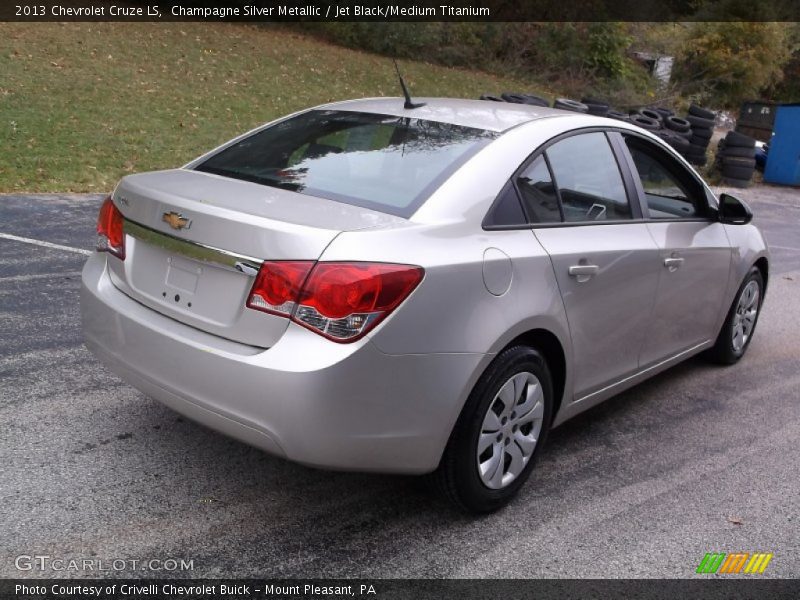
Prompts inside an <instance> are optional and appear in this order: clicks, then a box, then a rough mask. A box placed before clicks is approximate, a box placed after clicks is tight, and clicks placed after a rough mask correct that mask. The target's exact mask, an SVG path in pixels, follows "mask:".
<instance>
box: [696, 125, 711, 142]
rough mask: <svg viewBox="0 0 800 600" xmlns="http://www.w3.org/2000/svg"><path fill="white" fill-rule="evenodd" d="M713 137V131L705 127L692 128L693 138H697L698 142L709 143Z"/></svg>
mask: <svg viewBox="0 0 800 600" xmlns="http://www.w3.org/2000/svg"><path fill="white" fill-rule="evenodd" d="M713 135H714V130H713V129H707V128H705V127H692V137H694V138H697V139H698V140H705V142H706V143H708V141H709V140H710V139H711V137H712V136H713Z"/></svg>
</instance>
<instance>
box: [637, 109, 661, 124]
mask: <svg viewBox="0 0 800 600" xmlns="http://www.w3.org/2000/svg"><path fill="white" fill-rule="evenodd" d="M638 114H640V115H642V116H643V117H647V118H648V119H653V120H654V121H658V122H659V123H661V122H662V121H663V120H664V117H663V115H662V114H661V113H660V112H658V111H657V110H651V109H649V108H640V109H639V111H638Z"/></svg>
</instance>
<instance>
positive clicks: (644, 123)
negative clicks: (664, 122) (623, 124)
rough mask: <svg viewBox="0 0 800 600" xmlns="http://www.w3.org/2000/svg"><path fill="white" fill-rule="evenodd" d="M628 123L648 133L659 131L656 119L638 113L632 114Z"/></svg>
mask: <svg viewBox="0 0 800 600" xmlns="http://www.w3.org/2000/svg"><path fill="white" fill-rule="evenodd" d="M630 122H631V123H633V124H634V125H638V126H639V127H641V128H642V129H646V130H648V131H658V130H659V129H661V121H659V120H657V119H651V118H650V117H645V116H644V115H642V114H639V113H634V114H632V115H631V118H630Z"/></svg>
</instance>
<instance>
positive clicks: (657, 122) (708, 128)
mask: <svg viewBox="0 0 800 600" xmlns="http://www.w3.org/2000/svg"><path fill="white" fill-rule="evenodd" d="M481 100H491V101H495V102H512V103H515V104H532V105H535V106H547V105H548V104H547V101H546V100H545V99H544V98H541V97H539V96H534V95H531V94H520V93H512V92H504V93H503V94H501V95H500V96H493V95H490V94H484V95H483V96H481ZM553 108H559V109H561V110H569V111H572V112H577V113H583V114H589V115H596V116H599V117H608V118H610V119H617V120H619V121H626V122H628V123H633V124H634V125H638V126H639V127H641V128H642V129H647V130H648V131H652V132H653V133H654V134H655V135H657V136H658V137H660V138H661V139H663V140H664V141H665V142H667V143H668V144H669V145H670V146H672V147H673V148H675V150H676V151H677V152H678V153H679V154H681V155H682V156H683V157H684V158H685V159H686V160H687V161H688V162H689V163H691V164H693V165H696V166H704V165H705V164H706V160H707V156H706V151H707V150H708V144H709V142H710V141H711V136H712V134H713V133H714V119H715V115H714V112H713V111H710V110H708V109H706V108H703V107H701V106H697V105H696V104H692V105H691V106H690V107H689V112H688V114H687V115H686V117H685V118H681V117H678V116H676V115H675V113H674V112H673V111H671V110H670V109H668V108H662V107H656V108H652V109H651V108H639V109H636V110H632V111H630V113H629V114H625V113H622V112H619V111H616V110H614V109H612V108H611V107H610V106H609V105H608V103H607V102H604V101H602V100H598V99H597V98H590V97H586V98H582V99H581V101H580V102H578V101H577V100H572V99H570V98H556V99H555V101H554V102H553Z"/></svg>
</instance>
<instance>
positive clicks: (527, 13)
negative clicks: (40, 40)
mask: <svg viewBox="0 0 800 600" xmlns="http://www.w3.org/2000/svg"><path fill="white" fill-rule="evenodd" d="M0 21H28V22H36V21H58V22H61V21H91V22H100V21H151V22H166V21H238V22H255V23H268V22H298V21H299V22H302V21H306V22H346V21H374V22H402V21H407V22H420V21H482V22H513V21H539V22H546V21H550V22H575V21H583V22H589V21H631V22H637V21H639V22H657V21H663V22H678V21H685V22H688V21H750V22H758V21H783V22H790V21H800V2H798V1H797V0H571V1H570V0H566V1H565V0H416V1H411V2H403V1H400V0H325V1H322V2H320V1H316V0H228V1H224V2H222V1H220V2H210V1H208V0H199V1H198V0H177V1H176V0H162V1H159V0H120V1H115V0H3V1H2V2H0Z"/></svg>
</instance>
